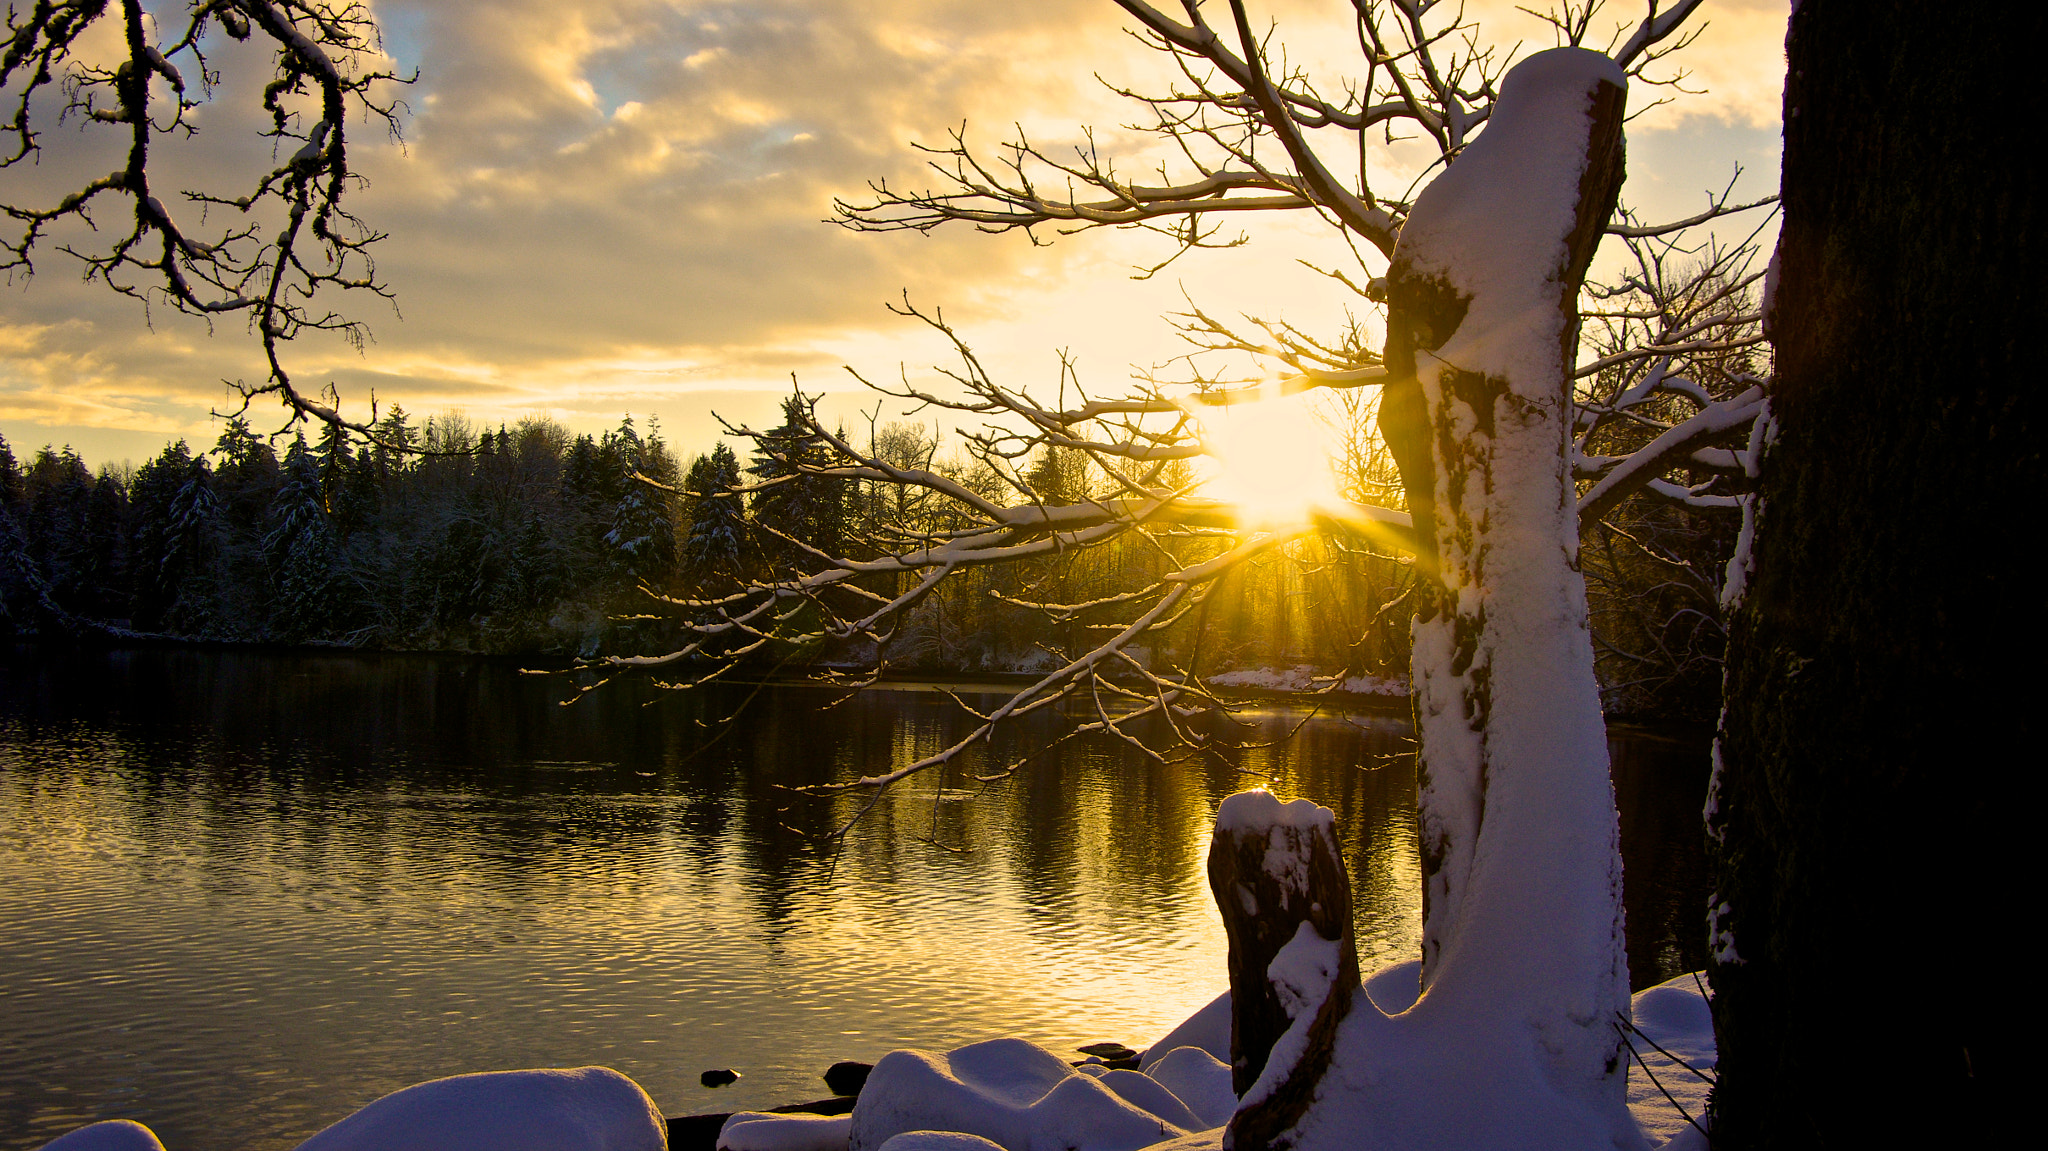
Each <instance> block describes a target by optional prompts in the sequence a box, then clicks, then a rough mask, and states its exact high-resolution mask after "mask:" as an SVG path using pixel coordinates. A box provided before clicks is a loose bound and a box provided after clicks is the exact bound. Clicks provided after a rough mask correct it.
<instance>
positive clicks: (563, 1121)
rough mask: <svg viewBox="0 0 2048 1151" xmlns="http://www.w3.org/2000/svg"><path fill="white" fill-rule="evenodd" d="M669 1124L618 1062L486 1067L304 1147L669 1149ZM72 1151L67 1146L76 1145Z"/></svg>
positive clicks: (361, 1114) (427, 1087) (311, 1150)
mask: <svg viewBox="0 0 2048 1151" xmlns="http://www.w3.org/2000/svg"><path fill="white" fill-rule="evenodd" d="M667 1146H668V1124H667V1120H665V1119H663V1118H662V1115H661V1111H660V1110H659V1109H658V1108H656V1107H655V1105H654V1101H653V1100H652V1099H649V1098H648V1097H647V1092H645V1091H642V1090H641V1089H640V1085H639V1084H638V1083H635V1082H633V1081H632V1080H631V1079H628V1078H626V1077H625V1076H624V1075H621V1074H619V1073H618V1072H616V1071H613V1070H612V1069H611V1068H609V1067H578V1068H574V1069H571V1070H534V1071H487V1072H482V1073H479V1074H475V1075H456V1076H452V1077H450V1078H447V1079H434V1080H430V1081H429V1082H426V1083H416V1084H414V1085H413V1086H411V1087H407V1088H406V1089H404V1090H403V1091H394V1092H392V1093H391V1094H389V1095H386V1096H384V1097H383V1098H382V1099H379V1100H377V1101H376V1102H374V1103H371V1104H370V1105H369V1106H367V1107H364V1108H363V1109H362V1110H360V1111H357V1112H356V1113H354V1114H353V1115H350V1116H348V1117H347V1118H345V1119H342V1120H340V1121H339V1122H337V1123H335V1124H333V1125H332V1126H330V1127H328V1128H327V1129H326V1130H324V1131H321V1132H320V1133H319V1134H318V1135H315V1136H313V1137H312V1138H311V1139H308V1140H306V1141H305V1142H304V1143H301V1144H299V1148H298V1151H665V1148H666V1147H667ZM67 1151H68V1149H67Z"/></svg>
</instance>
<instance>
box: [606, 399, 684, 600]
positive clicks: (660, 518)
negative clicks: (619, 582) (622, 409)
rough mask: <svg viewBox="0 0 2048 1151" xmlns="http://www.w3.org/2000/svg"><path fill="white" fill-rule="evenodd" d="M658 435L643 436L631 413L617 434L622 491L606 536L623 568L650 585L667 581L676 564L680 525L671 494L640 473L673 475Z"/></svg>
mask: <svg viewBox="0 0 2048 1151" xmlns="http://www.w3.org/2000/svg"><path fill="white" fill-rule="evenodd" d="M659 435H660V433H659V431H658V430H657V431H655V432H654V438H653V439H650V440H642V439H641V438H640V437H639V436H638V435H637V434H635V432H634V431H633V418H632V417H631V416H628V417H626V419H625V422H624V423H622V424H621V425H620V426H619V430H618V432H617V433H615V434H614V436H613V437H612V442H613V444H614V446H615V451H616V455H615V457H614V458H615V459H616V461H617V463H616V465H615V466H616V467H617V469H618V472H617V475H618V480H617V488H618V492H619V496H618V499H617V501H616V502H615V503H614V504H613V508H612V517H611V530H610V531H608V532H606V533H605V537H604V542H605V544H606V546H607V547H609V548H610V549H611V551H612V558H613V563H614V564H616V565H617V567H618V569H619V570H620V571H621V572H622V573H624V574H625V575H626V576H627V577H629V578H630V579H632V580H634V581H636V582H639V583H644V584H649V585H654V584H659V583H661V582H664V581H665V580H666V578H667V577H668V575H669V573H670V572H672V571H673V570H674V569H675V554H676V538H675V537H676V530H675V521H674V519H673V516H672V513H671V511H670V508H669V503H668V499H667V498H666V497H667V493H666V492H664V491H662V490H661V489H660V488H657V487H655V486H654V485H653V484H651V483H648V482H646V481H645V480H643V479H641V478H639V477H643V476H644V477H646V480H653V481H655V482H656V483H660V482H663V476H662V473H664V472H666V473H669V475H668V479H669V480H670V481H672V480H673V473H674V470H675V466H674V463H673V461H671V460H669V459H668V458H667V451H666V449H665V448H663V447H662V446H661V441H660V438H659Z"/></svg>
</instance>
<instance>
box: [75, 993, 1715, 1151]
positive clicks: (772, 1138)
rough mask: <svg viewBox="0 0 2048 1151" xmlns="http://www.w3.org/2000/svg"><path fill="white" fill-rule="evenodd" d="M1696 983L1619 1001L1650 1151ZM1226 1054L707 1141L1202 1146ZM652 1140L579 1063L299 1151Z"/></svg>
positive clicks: (875, 1085)
mask: <svg viewBox="0 0 2048 1151" xmlns="http://www.w3.org/2000/svg"><path fill="white" fill-rule="evenodd" d="M1420 966H1421V965H1420V963H1419V962H1416V961H1410V962H1407V963H1398V964H1395V965H1394V966H1392V967H1387V968H1384V969H1382V970H1381V971H1379V972H1377V973H1376V974H1374V975H1373V976H1371V977H1370V978H1368V979H1367V980H1366V981H1365V992H1366V995H1368V996H1369V997H1370V998H1371V1002H1372V1005H1373V1006H1376V1007H1378V1008H1379V1010H1380V1011H1381V1012H1385V1013H1387V1014H1390V1015H1394V1014H1399V1013H1400V1012H1403V1011H1406V1010H1407V1009H1408V1008H1409V1007H1410V1006H1412V1005H1413V1004H1414V1002H1415V998H1416V993H1417V989H1418V987H1419V978H1418V976H1419V969H1420ZM1700 988H1701V983H1700V982H1699V980H1698V979H1697V977H1695V976H1692V975H1681V976H1679V977H1678V978H1676V979H1673V980H1670V981H1668V982H1665V983H1660V984H1658V985H1657V986H1655V987H1650V988H1646V989H1644V990H1642V991H1639V992H1637V993H1636V995H1635V997H1634V1000H1633V1003H1632V1005H1631V1006H1632V1010H1633V1014H1634V1021H1635V1025H1636V1028H1637V1030H1638V1032H1639V1033H1640V1034H1637V1035H1634V1036H1631V1038H1632V1040H1633V1043H1632V1046H1633V1047H1634V1049H1635V1050H1636V1051H1637V1052H1639V1053H1640V1056H1641V1060H1642V1062H1641V1063H1640V1064H1632V1065H1631V1067H1630V1069H1629V1082H1628V1106H1629V1111H1630V1112H1631V1113H1632V1114H1634V1116H1635V1118H1636V1122H1637V1124H1638V1126H1640V1127H1641V1129H1642V1132H1643V1134H1644V1136H1645V1137H1646V1138H1647V1139H1648V1141H1649V1143H1650V1145H1651V1146H1652V1147H1657V1148H1662V1149H1663V1151H1704V1149H1705V1147H1706V1141H1705V1139H1704V1138H1703V1137H1701V1136H1700V1135H1699V1133H1698V1132H1697V1131H1695V1130H1694V1129H1693V1127H1692V1124H1691V1122H1689V1121H1688V1119H1687V1116H1688V1115H1689V1116H1691V1117H1692V1118H1693V1119H1697V1118H1699V1117H1700V1116H1701V1115H1703V1114H1704V1112H1705V1108H1706V1100H1707V1087H1708V1083H1707V1081H1706V1079H1705V1078H1703V1077H1702V1076H1701V1075H1699V1074H1696V1073H1694V1071H1689V1070H1687V1069H1686V1067H1684V1066H1681V1065H1680V1064H1679V1063H1678V1062H1677V1060H1683V1061H1684V1063H1685V1064H1688V1065H1690V1066H1691V1067H1692V1068H1695V1069H1697V1070H1698V1071H1701V1072H1705V1073H1707V1074H1709V1075H1711V1074H1712V1073H1713V1069H1714V1064H1715V1050H1714V1022H1713V1017H1712V1014H1711V1013H1710V1012H1709V1010H1708V1007H1707V1000H1706V998H1705V997H1704V996H1703V995H1702V994H1701V990H1700ZM1653 1044H1654V1046H1653ZM1659 1047H1661V1048H1663V1051H1662V1052H1660V1051H1658V1050H1657V1048H1659ZM1229 1057H1230V994H1229V992H1225V993H1223V994H1222V995H1219V996H1217V997H1216V999H1214V1000H1213V1001H1211V1002H1210V1003H1209V1004H1208V1005H1206V1006H1204V1007H1203V1008H1202V1009H1201V1010H1199V1011H1197V1012H1195V1013H1194V1014H1193V1015H1191V1016H1189V1017H1188V1018H1187V1019H1186V1020H1184V1021H1183V1022H1182V1023H1181V1024H1180V1025H1179V1026H1177V1027H1175V1028H1173V1030H1171V1031H1169V1032H1168V1033H1167V1034H1166V1035H1165V1036H1164V1037H1162V1038H1161V1039H1160V1040H1159V1042H1157V1043H1154V1044H1153V1045H1152V1046H1151V1047H1150V1048H1149V1049H1148V1050H1147V1051H1146V1052H1145V1054H1144V1055H1143V1057H1142V1059H1141V1063H1140V1066H1141V1067H1143V1069H1144V1070H1143V1072H1142V1073H1141V1072H1138V1071H1126V1070H1111V1069H1108V1068H1105V1067H1103V1066H1102V1065H1101V1064H1083V1065H1082V1066H1080V1067H1078V1068H1077V1067H1072V1066H1069V1065H1068V1064H1067V1062H1066V1061H1065V1060H1063V1059H1061V1058H1060V1057H1059V1056H1058V1055H1055V1054H1053V1053H1052V1052H1050V1051H1047V1050H1046V1049H1044V1048H1042V1047H1038V1046H1035V1045H1033V1044H1030V1043H1026V1042H1024V1041H1023V1040H1021V1039H998V1040H994V1041H992V1042H988V1043H977V1044H974V1045H972V1046H969V1047H962V1048H960V1049H958V1050H956V1051H952V1052H948V1053H946V1054H943V1055H932V1054H928V1053H924V1052H916V1051H897V1052H891V1053H890V1054H889V1055H887V1056H885V1057H883V1059H882V1061H881V1062H880V1063H878V1064H876V1066H875V1071H874V1073H873V1074H872V1075H871V1076H870V1077H869V1079H868V1085H867V1087H866V1088H865V1089H864V1090H863V1091H862V1092H861V1101H860V1105H859V1106H858V1107H856V1108H855V1109H854V1113H853V1114H852V1115H839V1116H822V1115H767V1114H758V1113H752V1112H742V1113H740V1114H738V1115H735V1116H733V1117H732V1118H731V1119H730V1120H728V1121H727V1122H726V1125H725V1127H724V1129H723V1130H722V1131H721V1132H720V1133H719V1145H720V1146H721V1147H723V1148H726V1149H728V1151H995V1149H996V1148H1003V1149H1005V1151H1043V1149H1045V1148H1063V1149H1073V1151H1133V1149H1135V1148H1139V1147H1150V1148H1151V1149H1152V1151H1217V1149H1218V1148H1220V1147H1221V1146H1222V1140H1223V1125H1224V1124H1225V1123H1227V1122H1228V1121H1229V1119H1230V1114H1231V1112H1232V1110H1234V1109H1235V1107H1236V1105H1237V1100H1236V1098H1235V1097H1234V1096H1233V1095H1232V1094H1231V1091H1230V1066H1229V1063H1228V1060H1229ZM1645 1065H1647V1067H1648V1072H1649V1073H1648V1074H1646V1073H1645V1070H1644V1066H1645ZM1652 1074H1653V1075H1654V1076H1655V1081H1654V1082H1653V1081H1652V1079H1651V1077H1650V1076H1651V1075H1652ZM1660 1084H1661V1087H1662V1089H1661V1090H1660V1089H1659V1085H1660ZM1666 1092H1668V1093H1669V1098H1667V1097H1666V1094H1665V1093H1666ZM1680 1108H1683V1113H1681V1112H1680ZM665 1144H666V1131H665V1126H664V1124H663V1123H662V1119H661V1115H660V1113H659V1111H657V1110H656V1108H655V1106H654V1103H653V1102H652V1101H651V1100H649V1099H648V1098H647V1095H646V1093H645V1092H643V1091H641V1090H640V1088H639V1086H638V1085H637V1084H635V1083H634V1082H633V1081H632V1080H630V1079H628V1078H626V1077H625V1076H624V1075H621V1074H619V1073H618V1072H616V1071H611V1070H609V1069H607V1068H603V1067H582V1068H577V1069H575V1070H568V1071H499V1072H490V1073H485V1074H479V1075H458V1076H455V1077H453V1078H450V1079H436V1080H433V1081H431V1082H427V1083H421V1084H418V1085H416V1086H413V1087H408V1088H406V1089H405V1090H403V1091H398V1092H394V1093H393V1094H390V1095H386V1096H385V1097H383V1098H382V1099H379V1100H377V1101H376V1102H374V1103H371V1104H370V1105H369V1106H367V1107H364V1108H363V1109H362V1110H360V1111H357V1112H356V1113H354V1114H353V1115H350V1116H348V1117H347V1118H345V1119H343V1120H341V1121H340V1122H338V1123H336V1124H334V1125H333V1126H331V1127H329V1128H327V1129H326V1130H325V1131H322V1132H320V1133H319V1134H318V1135H315V1136H314V1137H313V1138H311V1139H309V1140H307V1141H306V1142H304V1143H302V1144H300V1145H299V1151H357V1149H362V1151H372V1149H374V1151H484V1149H487V1151H525V1149H529V1148H530V1149H532V1151H582V1149H589V1151H658V1149H659V1148H662V1147H664V1146H665ZM40 1151H164V1147H163V1144H161V1143H159V1142H158V1141H157V1139H156V1136H155V1135H154V1134H152V1133H151V1132H150V1130H149V1128H147V1127H144V1126H142V1125H141V1124H139V1123H131V1122H129V1121H127V1120H118V1119H117V1120H112V1121H109V1122H104V1123H94V1124H91V1125H89V1126H86V1127H81V1128H79V1129H78V1130H76V1131H73V1132H71V1133H69V1134H67V1135H64V1136H62V1137H60V1138H58V1139H57V1140H56V1141H54V1142H51V1143H47V1144H45V1145H44V1146H43V1147H42V1148H41V1149H40Z"/></svg>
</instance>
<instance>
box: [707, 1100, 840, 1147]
mask: <svg viewBox="0 0 2048 1151" xmlns="http://www.w3.org/2000/svg"><path fill="white" fill-rule="evenodd" d="M852 1110H853V1100H852V1099H850V1098H844V1097H840V1098H833V1099H820V1100H817V1101H816V1102H812V1103H791V1104H788V1105H787V1106H783V1107H770V1108H768V1113H769V1114H770V1115H844V1114H846V1113H847V1112H849V1111H852ZM733 1114H734V1113H733V1112H731V1111H720V1112H718V1113H717V1114H715V1115H677V1116H674V1117H672V1118H670V1119H669V1121H668V1151H718V1132H719V1131H720V1130H722V1129H723V1128H724V1127H725V1121H726V1120H728V1119H730V1118H732V1117H733Z"/></svg>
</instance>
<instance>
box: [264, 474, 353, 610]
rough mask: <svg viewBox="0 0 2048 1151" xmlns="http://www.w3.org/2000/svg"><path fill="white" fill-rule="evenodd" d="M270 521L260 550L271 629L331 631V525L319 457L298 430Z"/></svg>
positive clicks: (332, 568)
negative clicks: (270, 596) (271, 591)
mask: <svg viewBox="0 0 2048 1151" xmlns="http://www.w3.org/2000/svg"><path fill="white" fill-rule="evenodd" d="M270 525H271V527H270V531H269V533H268V534H267V535H265V536H264V539H263V550H264V555H265V557H266V558H267V559H268V561H269V564H270V575H271V581H272V586H273V587H274V588H275V591H276V598H275V600H274V601H273V603H274V611H273V614H272V627H273V629H274V632H275V634H276V635H278V636H279V637H280V638H283V639H286V640H297V639H306V638H310V637H313V636H318V635H322V634H325V633H327V632H329V631H331V630H332V629H333V626H334V622H335V621H334V619H333V611H334V589H335V584H336V582H337V579H336V572H335V560H336V555H335V551H336V548H335V539H334V530H333V526H332V525H331V524H330V523H329V522H328V518H327V509H326V508H324V507H323V506H321V498H320V466H319V462H318V461H317V460H316V459H315V457H314V454H313V452H312V451H311V450H310V449H308V448H307V446H306V437H304V436H303V435H301V436H296V437H294V438H293V440H292V445H291V447H290V448H289V449H287V451H286V453H285V459H284V468H283V475H282V477H281V481H280V483H279V484H278V488H277V496H276V498H275V499H274V500H273V501H272V503H271V507H270Z"/></svg>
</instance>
